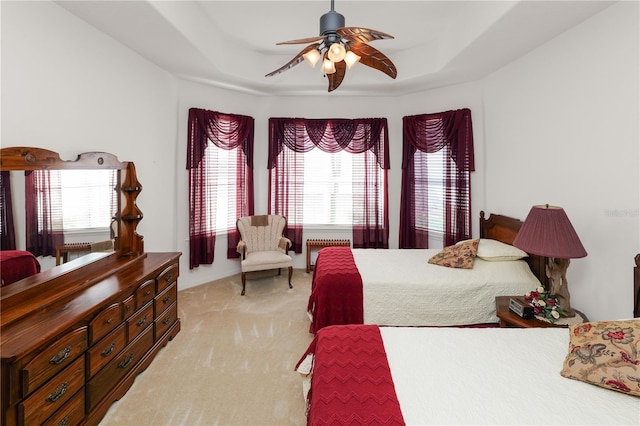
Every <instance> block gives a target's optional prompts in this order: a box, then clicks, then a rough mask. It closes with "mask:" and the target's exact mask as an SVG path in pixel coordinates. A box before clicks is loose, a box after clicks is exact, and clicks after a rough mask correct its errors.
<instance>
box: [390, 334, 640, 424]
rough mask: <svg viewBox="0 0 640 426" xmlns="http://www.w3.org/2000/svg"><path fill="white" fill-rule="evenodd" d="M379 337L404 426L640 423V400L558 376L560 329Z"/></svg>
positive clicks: (564, 337) (563, 338) (563, 342)
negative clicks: (405, 425)
mask: <svg viewBox="0 0 640 426" xmlns="http://www.w3.org/2000/svg"><path fill="white" fill-rule="evenodd" d="M380 330H381V333H382V338H383V341H384V345H385V350H386V352H387V358H388V360H389V366H390V368H391V373H392V376H393V381H394V384H395V388H396V394H397V395H398V399H399V401H400V405H401V408H402V414H403V416H404V419H405V421H406V423H407V424H408V425H416V424H474V425H475V424H478V425H479V424H492V425H493V424H500V425H507V424H509V425H515V424H531V425H534V424H544V425H554V424H571V425H613V424H624V425H627V424H628V425H638V424H640V398H638V397H634V396H631V395H625V394H622V393H619V392H614V391H611V390H607V389H603V388H599V387H597V386H594V385H590V384H587V383H583V382H579V381H576V380H571V379H567V378H564V377H562V376H561V375H560V370H561V369H562V363H563V361H564V358H565V356H566V354H567V350H568V345H569V334H568V333H569V331H568V329H566V328H528V329H497V328H484V329H477V328H476V329H469V328H467V329H459V328H448V329H443V328H396V327H381V329H380Z"/></svg>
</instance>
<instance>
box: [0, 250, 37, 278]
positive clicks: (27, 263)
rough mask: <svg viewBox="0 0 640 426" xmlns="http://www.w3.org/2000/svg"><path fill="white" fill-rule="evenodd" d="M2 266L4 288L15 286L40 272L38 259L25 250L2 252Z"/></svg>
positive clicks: (0, 254) (0, 272) (0, 271)
mask: <svg viewBox="0 0 640 426" xmlns="http://www.w3.org/2000/svg"><path fill="white" fill-rule="evenodd" d="M0 264H1V265H2V266H1V267H0V275H1V277H0V279H1V280H2V281H1V282H2V284H1V285H2V286H5V285H9V284H13V283H14V282H16V281H19V280H21V279H23V278H26V277H30V276H31V275H33V274H37V273H38V272H40V262H38V259H36V257H35V256H34V255H33V254H31V253H30V252H28V251H24V250H1V251H0Z"/></svg>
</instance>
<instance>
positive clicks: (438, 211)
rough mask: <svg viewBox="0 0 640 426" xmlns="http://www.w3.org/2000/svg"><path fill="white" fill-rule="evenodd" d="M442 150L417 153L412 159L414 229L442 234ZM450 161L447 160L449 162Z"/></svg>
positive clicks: (443, 159)
mask: <svg viewBox="0 0 640 426" xmlns="http://www.w3.org/2000/svg"><path fill="white" fill-rule="evenodd" d="M446 159H447V158H446V157H445V156H444V150H440V151H437V152H432V153H426V152H422V151H417V152H416V153H415V155H414V157H413V162H414V164H413V167H414V170H415V182H414V185H415V198H416V228H418V229H421V230H423V231H427V232H428V231H431V232H434V233H439V234H441V235H442V234H443V233H444V215H445V211H444V207H445V203H444V199H445V197H444V192H445V191H444V188H445V178H444V167H443V165H444V161H445V160H446ZM450 161H451V160H450V159H449V162H450Z"/></svg>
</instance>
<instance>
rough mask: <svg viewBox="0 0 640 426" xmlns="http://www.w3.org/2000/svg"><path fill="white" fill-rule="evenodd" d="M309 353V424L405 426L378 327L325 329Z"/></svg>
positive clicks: (319, 333)
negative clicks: (310, 364)
mask: <svg viewBox="0 0 640 426" xmlns="http://www.w3.org/2000/svg"><path fill="white" fill-rule="evenodd" d="M309 352H311V353H314V360H313V374H312V376H311V391H310V392H309V395H308V396H307V397H308V402H309V410H308V413H307V424H308V425H313V426H317V425H404V424H405V422H404V418H403V417H402V411H401V409H400V403H399V402H398V397H397V396H396V390H395V386H394V384H393V379H392V377H391V370H390V369H389V363H388V362H387V354H386V352H385V350H384V344H383V342H382V336H381V335H380V329H379V328H378V326H376V325H340V326H332V327H325V328H323V329H322V330H320V331H319V332H318V334H317V336H316V337H315V339H314V341H313V342H312V343H311V345H310V347H309V350H308V351H307V353H309ZM305 356H306V354H305ZM303 359H304V357H303Z"/></svg>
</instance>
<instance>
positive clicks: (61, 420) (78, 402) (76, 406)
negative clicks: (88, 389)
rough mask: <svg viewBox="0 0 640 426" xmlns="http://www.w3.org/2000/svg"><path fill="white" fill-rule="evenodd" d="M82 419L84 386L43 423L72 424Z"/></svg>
mask: <svg viewBox="0 0 640 426" xmlns="http://www.w3.org/2000/svg"><path fill="white" fill-rule="evenodd" d="M82 419H84V388H82V389H80V390H79V391H78V392H77V393H76V394H75V395H73V396H72V397H71V399H70V400H69V401H68V402H67V403H66V404H64V405H63V406H62V408H60V409H59V410H58V411H56V412H55V413H54V414H53V416H51V417H49V418H48V419H47V420H46V421H45V422H44V423H43V425H46V426H74V425H79V424H80V422H81V421H82Z"/></svg>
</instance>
